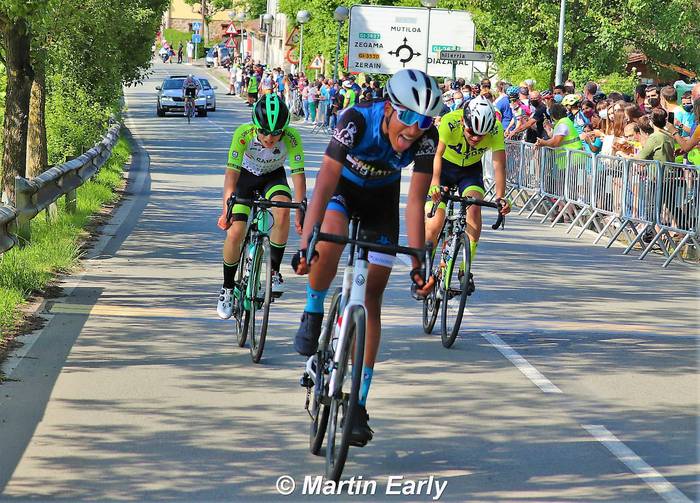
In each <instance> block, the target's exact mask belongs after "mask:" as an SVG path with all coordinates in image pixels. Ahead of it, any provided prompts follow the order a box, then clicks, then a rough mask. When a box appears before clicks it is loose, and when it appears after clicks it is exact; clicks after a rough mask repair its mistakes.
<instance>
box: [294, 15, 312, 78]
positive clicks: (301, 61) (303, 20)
mask: <svg viewBox="0 0 700 503" xmlns="http://www.w3.org/2000/svg"><path fill="white" fill-rule="evenodd" d="M310 19H311V14H309V11H308V10H300V11H299V12H297V23H299V24H300V25H301V29H300V30H299V32H300V34H299V69H302V68H304V59H303V58H304V24H306V23H308V22H309V20H310ZM297 73H299V72H298V71H297Z"/></svg>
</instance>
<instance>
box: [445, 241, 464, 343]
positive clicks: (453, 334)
mask: <svg viewBox="0 0 700 503" xmlns="http://www.w3.org/2000/svg"><path fill="white" fill-rule="evenodd" d="M451 248H452V250H451V252H450V257H449V260H447V262H446V265H445V268H444V270H443V278H442V320H441V321H442V334H441V335H442V345H443V346H444V347H446V348H450V347H452V344H454V342H455V339H456V338H457V334H458V333H459V327H460V325H461V324H462V316H463V315H464V307H465V306H466V304H467V296H468V295H469V292H468V291H467V290H468V289H467V285H468V284H469V261H470V258H471V257H470V256H469V237H467V235H466V234H464V233H463V234H461V235H460V236H454V237H453V238H452V243H451Z"/></svg>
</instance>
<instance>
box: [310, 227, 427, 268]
mask: <svg viewBox="0 0 700 503" xmlns="http://www.w3.org/2000/svg"><path fill="white" fill-rule="evenodd" d="M319 241H328V242H329V243H336V244H340V245H346V244H354V245H355V246H357V247H359V248H364V249H366V250H369V251H374V252H379V253H403V254H404V255H411V256H413V257H415V258H417V259H418V260H419V261H420V262H421V263H422V262H423V261H424V256H425V251H426V249H425V248H411V247H410V246H400V245H383V244H379V243H373V242H371V241H362V240H360V239H352V238H349V237H347V236H341V235H339V234H328V233H326V232H321V225H320V224H316V225H315V226H314V230H313V232H312V233H311V238H310V239H309V245H308V247H307V249H306V260H307V261H308V262H310V261H311V257H313V256H314V252H315V251H316V245H317V244H318V242H319Z"/></svg>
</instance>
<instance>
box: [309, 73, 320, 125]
mask: <svg viewBox="0 0 700 503" xmlns="http://www.w3.org/2000/svg"><path fill="white" fill-rule="evenodd" d="M320 94H321V89H320V85H319V84H318V83H317V82H314V83H313V84H311V85H310V86H309V90H308V92H307V94H306V99H307V100H308V102H309V118H310V119H311V123H312V124H314V125H315V124H316V110H317V109H318V102H319V101H320Z"/></svg>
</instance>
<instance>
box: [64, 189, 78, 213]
mask: <svg viewBox="0 0 700 503" xmlns="http://www.w3.org/2000/svg"><path fill="white" fill-rule="evenodd" d="M77 209H78V191H77V189H73V190H69V191H68V192H66V212H68V213H71V214H73V213H75V211H76V210H77Z"/></svg>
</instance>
